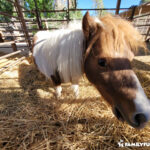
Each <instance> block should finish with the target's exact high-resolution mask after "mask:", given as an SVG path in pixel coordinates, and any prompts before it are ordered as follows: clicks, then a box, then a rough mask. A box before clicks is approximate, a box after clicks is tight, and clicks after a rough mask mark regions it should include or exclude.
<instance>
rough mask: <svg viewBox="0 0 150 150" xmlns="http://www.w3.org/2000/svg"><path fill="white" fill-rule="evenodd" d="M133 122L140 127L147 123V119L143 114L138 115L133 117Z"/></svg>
mask: <svg viewBox="0 0 150 150" xmlns="http://www.w3.org/2000/svg"><path fill="white" fill-rule="evenodd" d="M134 120H135V122H136V123H137V124H138V125H139V126H140V125H142V124H144V123H146V122H147V117H146V115H145V114H143V113H140V114H136V115H135V117H134Z"/></svg>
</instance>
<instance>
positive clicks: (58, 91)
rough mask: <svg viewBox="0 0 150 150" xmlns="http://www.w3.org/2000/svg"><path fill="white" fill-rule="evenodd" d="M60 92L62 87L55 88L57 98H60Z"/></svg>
mask: <svg viewBox="0 0 150 150" xmlns="http://www.w3.org/2000/svg"><path fill="white" fill-rule="evenodd" d="M61 92H62V87H61V86H60V85H59V86H56V96H57V97H58V98H59V97H60V96H61Z"/></svg>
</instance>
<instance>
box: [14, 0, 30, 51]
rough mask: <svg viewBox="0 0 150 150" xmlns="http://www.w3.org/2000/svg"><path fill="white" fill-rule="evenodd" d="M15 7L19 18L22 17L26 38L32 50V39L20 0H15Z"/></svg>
mask: <svg viewBox="0 0 150 150" xmlns="http://www.w3.org/2000/svg"><path fill="white" fill-rule="evenodd" d="M15 7H16V9H17V13H18V16H19V19H20V22H21V25H22V28H23V32H24V34H25V38H26V40H27V43H28V46H29V49H30V50H31V49H32V44H31V41H30V37H29V34H28V31H27V27H26V23H25V20H24V16H23V13H22V10H21V7H20V5H19V1H18V0H15Z"/></svg>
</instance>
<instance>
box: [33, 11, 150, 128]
mask: <svg viewBox="0 0 150 150" xmlns="http://www.w3.org/2000/svg"><path fill="white" fill-rule="evenodd" d="M139 47H143V48H145V44H144V42H143V40H142V36H141V35H140V34H139V32H138V31H137V30H136V29H135V28H134V27H133V26H132V24H131V23H130V22H128V21H127V20H124V19H122V18H120V17H118V16H112V15H106V16H104V17H101V18H94V17H91V16H90V14H89V12H87V13H86V14H85V15H84V17H83V19H82V23H79V22H75V23H71V24H69V26H68V27H67V28H62V29H59V30H55V31H51V32H48V31H39V32H38V33H37V34H35V36H34V38H33V50H32V52H33V58H34V62H35V64H36V66H37V67H38V69H39V70H40V72H42V73H43V74H44V75H45V76H46V77H47V78H50V79H51V81H52V83H53V84H54V85H55V86H56V87H57V88H56V93H57V94H58V96H60V95H61V90H62V88H61V83H67V82H71V83H72V87H73V89H74V92H75V95H76V96H78V94H79V90H78V82H79V79H80V78H81V77H82V75H83V74H84V73H85V75H86V77H87V79H88V80H89V81H90V82H91V83H92V84H93V85H94V86H95V87H96V89H97V90H98V91H99V92H100V94H101V95H102V96H103V97H104V99H105V100H106V101H107V102H108V104H109V105H110V106H111V108H112V112H113V113H114V115H115V116H116V117H117V118H118V119H119V120H121V121H126V122H127V123H128V124H129V125H130V126H132V127H134V128H137V129H140V128H143V127H144V126H145V125H146V123H147V122H148V121H149V120H150V101H149V99H148V98H147V96H146V94H145V93H144V90H143V88H142V86H141V84H140V82H139V80H138V78H137V76H136V74H135V73H134V71H133V69H132V67H131V61H132V60H133V58H134V53H135V52H136V51H137V50H138V48H139Z"/></svg>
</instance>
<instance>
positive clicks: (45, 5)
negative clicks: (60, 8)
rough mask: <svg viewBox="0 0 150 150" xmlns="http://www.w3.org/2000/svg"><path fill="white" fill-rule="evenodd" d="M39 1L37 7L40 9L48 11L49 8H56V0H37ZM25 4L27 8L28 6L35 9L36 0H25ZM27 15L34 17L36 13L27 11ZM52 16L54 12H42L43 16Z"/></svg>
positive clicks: (29, 8)
mask: <svg viewBox="0 0 150 150" xmlns="http://www.w3.org/2000/svg"><path fill="white" fill-rule="evenodd" d="M36 2H37V7H38V10H39V11H42V10H44V11H48V10H53V9H54V0H36ZM24 6H25V8H27V9H28V10H35V9H36V7H35V3H34V0H25V2H24ZM25 14H26V17H29V18H34V17H35V14H34V13H32V14H31V13H25ZM50 16H52V14H50V13H48V12H44V13H41V17H46V18H49V17H50Z"/></svg>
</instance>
